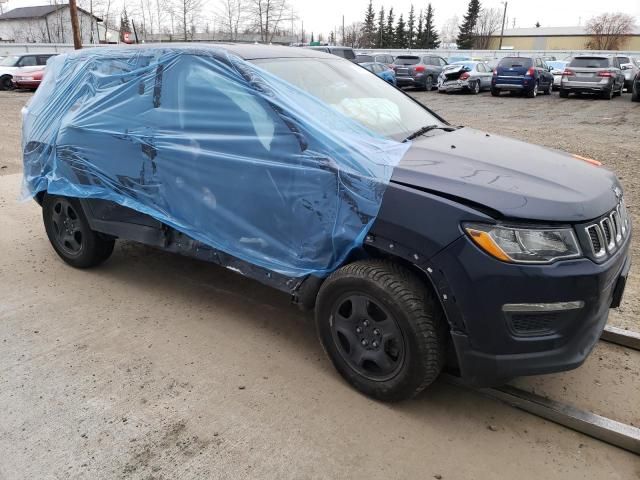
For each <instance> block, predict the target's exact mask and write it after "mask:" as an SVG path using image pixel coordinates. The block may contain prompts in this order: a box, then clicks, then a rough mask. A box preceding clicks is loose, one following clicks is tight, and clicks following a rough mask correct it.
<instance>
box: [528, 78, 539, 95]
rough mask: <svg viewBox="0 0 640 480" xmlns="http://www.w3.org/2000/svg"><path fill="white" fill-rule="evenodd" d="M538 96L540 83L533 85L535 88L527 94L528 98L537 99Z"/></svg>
mask: <svg viewBox="0 0 640 480" xmlns="http://www.w3.org/2000/svg"><path fill="white" fill-rule="evenodd" d="M537 96H538V82H537V81H536V83H534V84H533V88H532V89H531V90H529V91H528V92H527V97H529V98H536V97H537Z"/></svg>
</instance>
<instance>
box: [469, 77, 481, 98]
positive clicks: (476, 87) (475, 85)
mask: <svg viewBox="0 0 640 480" xmlns="http://www.w3.org/2000/svg"><path fill="white" fill-rule="evenodd" d="M471 93H473V94H474V95H478V94H479V93H480V80H478V81H476V82H473V86H472V87H471Z"/></svg>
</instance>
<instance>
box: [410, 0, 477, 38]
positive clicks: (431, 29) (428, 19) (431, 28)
mask: <svg viewBox="0 0 640 480" xmlns="http://www.w3.org/2000/svg"><path fill="white" fill-rule="evenodd" d="M472 1H473V0H472ZM433 15H434V12H433V7H432V6H431V3H429V5H427V15H426V16H425V22H424V32H423V43H422V45H423V48H428V49H435V48H438V47H439V46H440V39H439V38H438V31H437V30H436V27H435V25H434V23H435V22H434V20H433Z"/></svg>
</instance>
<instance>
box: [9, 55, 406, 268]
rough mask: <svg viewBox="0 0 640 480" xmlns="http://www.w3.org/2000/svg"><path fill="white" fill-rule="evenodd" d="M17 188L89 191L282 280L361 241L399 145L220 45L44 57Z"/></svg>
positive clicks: (324, 264) (27, 117) (336, 261)
mask: <svg viewBox="0 0 640 480" xmlns="http://www.w3.org/2000/svg"><path fill="white" fill-rule="evenodd" d="M22 146H23V155H24V185H23V187H24V188H23V190H24V196H25V197H31V196H34V195H36V194H37V193H38V192H42V191H48V192H49V193H52V194H59V195H66V196H70V197H79V198H99V199H105V200H110V201H113V202H116V203H118V204H120V205H123V206H126V207H129V208H132V209H134V210H137V211H139V212H142V213H145V214H148V215H150V216H152V217H154V218H156V219H158V220H159V221H161V222H163V223H164V224H166V225H168V226H170V227H172V228H174V229H176V230H178V231H180V232H183V233H184V234H187V235H189V236H190V237H192V238H194V239H196V240H199V241H201V242H203V243H205V244H207V245H209V246H211V247H214V248H217V249H219V250H221V251H223V252H226V253H228V254H230V255H233V256H235V257H238V258H239V259H241V260H244V261H247V262H250V263H251V264H254V265H258V266H260V267H263V268H266V269H269V270H272V271H275V272H278V273H281V274H284V275H288V276H292V277H300V276H304V275H308V274H314V275H321V276H322V275H326V274H328V273H330V272H331V271H333V270H335V269H336V268H338V266H339V265H340V264H341V263H342V262H343V261H344V259H345V258H346V257H347V256H348V255H349V254H350V252H352V251H353V249H356V248H358V247H360V246H361V245H362V242H363V240H364V237H365V235H366V233H367V231H368V230H369V228H370V226H371V225H372V223H373V221H374V220H375V218H376V215H377V214H378V210H379V207H380V203H381V200H382V195H383V193H384V191H385V187H386V185H387V184H388V182H389V179H390V177H391V173H392V171H393V167H394V166H395V165H397V164H398V162H399V161H400V159H401V158H402V156H403V155H404V153H405V152H406V150H407V148H408V147H409V144H408V143H402V142H398V141H395V140H391V139H389V138H386V137H382V136H380V135H379V134H377V133H374V132H372V131H370V130H369V129H367V128H366V127H364V126H363V125H362V124H360V123H358V122H356V121H354V120H351V119H350V118H347V117H346V116H345V115H343V114H342V113H340V112H339V111H337V110H336V109H334V108H332V107H331V106H329V105H327V104H325V103H323V102H322V101H320V100H319V99H317V98H315V97H313V96H311V95H309V94H307V93H306V92H304V91H302V90H300V89H298V88H296V87H294V86H293V85H291V84H288V83H286V82H284V81H283V80H282V79H280V78H278V77H276V76H273V75H272V74H270V73H268V72H266V71H264V70H262V69H260V68H259V67H257V66H256V65H254V64H252V63H250V62H248V61H245V60H243V59H241V58H239V57H237V56H235V55H233V54H230V53H229V52H227V51H226V50H224V49H221V48H216V47H206V46H202V47H201V46H198V47H193V46H170V47H166V46H164V47H163V46H157V47H120V48H97V49H90V50H81V51H78V52H73V53H68V54H63V55H59V56H56V57H54V58H52V59H51V60H50V61H49V62H48V64H47V73H46V76H45V78H44V80H43V82H42V84H41V86H40V88H39V89H38V91H37V93H36V94H35V96H34V97H33V98H32V100H31V101H30V102H29V104H28V105H27V106H26V107H25V109H24V110H23V145H22Z"/></svg>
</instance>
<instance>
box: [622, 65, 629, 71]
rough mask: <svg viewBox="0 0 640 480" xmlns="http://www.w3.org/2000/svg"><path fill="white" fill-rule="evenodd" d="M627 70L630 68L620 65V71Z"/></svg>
mask: <svg viewBox="0 0 640 480" xmlns="http://www.w3.org/2000/svg"><path fill="white" fill-rule="evenodd" d="M629 68H631V67H629V65H620V70H628V69H629Z"/></svg>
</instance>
